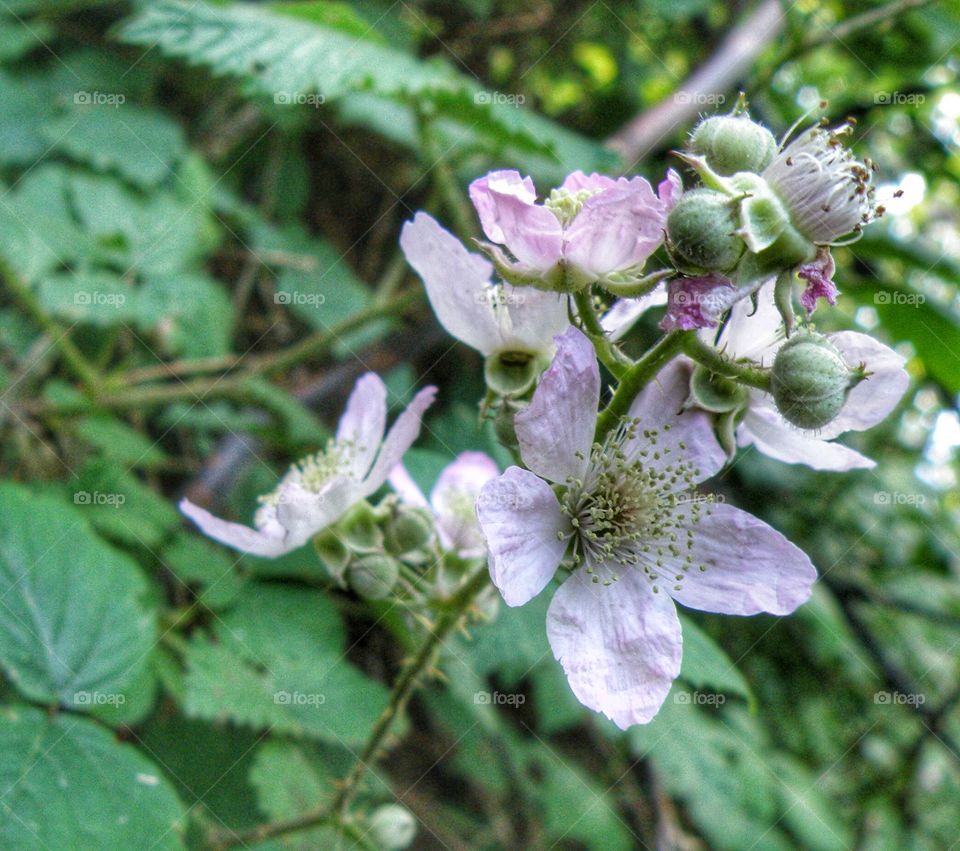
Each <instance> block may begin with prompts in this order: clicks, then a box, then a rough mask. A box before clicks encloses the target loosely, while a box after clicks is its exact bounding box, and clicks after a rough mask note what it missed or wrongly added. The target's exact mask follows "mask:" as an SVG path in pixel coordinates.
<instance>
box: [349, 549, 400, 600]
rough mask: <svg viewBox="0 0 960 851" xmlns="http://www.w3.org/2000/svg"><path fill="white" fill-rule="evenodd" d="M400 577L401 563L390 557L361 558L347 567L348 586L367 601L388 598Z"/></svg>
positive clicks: (367, 556)
mask: <svg viewBox="0 0 960 851" xmlns="http://www.w3.org/2000/svg"><path fill="white" fill-rule="evenodd" d="M399 576H400V562H398V561H397V560H396V559H395V558H391V557H390V556H388V555H381V554H371V555H365V556H361V557H360V558H357V559H354V560H353V561H351V562H350V565H349V566H348V567H347V584H348V585H349V586H350V588H351V589H352V590H353V591H355V592H356V593H357V594H358V595H359V596H360V597H363V599H365V600H382V599H384V598H385V597H387V596H388V595H389V594H390V592H391V591H393V588H394V586H395V585H396V584H397V579H398V578H399Z"/></svg>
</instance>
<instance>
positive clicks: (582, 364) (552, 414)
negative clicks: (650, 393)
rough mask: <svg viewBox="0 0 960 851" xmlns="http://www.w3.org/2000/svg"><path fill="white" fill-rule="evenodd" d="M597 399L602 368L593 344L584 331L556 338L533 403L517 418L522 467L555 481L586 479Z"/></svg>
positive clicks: (569, 331)
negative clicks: (524, 466)
mask: <svg viewBox="0 0 960 851" xmlns="http://www.w3.org/2000/svg"><path fill="white" fill-rule="evenodd" d="M599 401H600V370H599V368H598V367H597V356H596V354H595V352H594V350H593V345H592V344H591V342H590V341H589V340H588V339H587V338H586V336H584V334H583V332H582V331H580V330H578V329H576V328H573V327H570V328H568V329H567V330H566V331H565V332H564V333H563V334H561V335H560V336H558V337H557V354H556V357H555V358H554V359H553V364H552V365H551V366H550V368H549V369H548V370H547V371H546V372H545V373H544V374H543V377H542V378H541V379H540V384H539V386H538V387H537V389H536V390H535V391H534V394H533V399H532V401H531V402H530V405H529V406H528V407H527V408H526V409H524V410H523V411H521V412H520V413H519V414H517V416H516V417H515V418H514V426H515V428H516V431H517V440H518V441H519V443H520V456H521V457H522V458H523V462H524V464H526V465H527V467H529V468H530V469H531V470H533V472H534V473H536V474H537V475H538V476H542V477H543V478H544V479H549V480H550V481H551V482H560V483H562V482H565V481H566V480H567V477H568V476H571V475H572V476H582V475H583V472H584V471H585V470H586V466H587V461H588V459H589V457H590V448H591V447H592V446H593V433H594V431H595V430H596V425H597V405H598V403H599ZM578 454H579V456H580V457H577V456H578Z"/></svg>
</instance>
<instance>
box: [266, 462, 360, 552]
mask: <svg viewBox="0 0 960 851" xmlns="http://www.w3.org/2000/svg"><path fill="white" fill-rule="evenodd" d="M363 496H364V494H362V493H361V491H360V483H359V481H358V480H357V479H354V478H352V477H349V476H339V477H337V478H335V479H331V480H330V481H329V482H327V483H326V484H325V485H324V486H323V488H322V489H321V490H320V491H319V492H317V491H311V490H307V489H306V488H304V487H302V486H301V485H300V484H299V483H298V482H297V481H296V480H295V479H290V480H287V481H285V482H283V483H282V484H281V485H280V488H279V491H278V493H277V503H276V512H277V520H278V521H279V522H280V525H281V526H283V528H284V529H285V530H286V532H287V535H286V538H285V542H286V543H287V545H289V546H290V548H291V549H296V548H297V547H302V546H303V545H304V544H305V543H306V542H307V541H309V540H310V539H311V538H312V537H313V536H314V535H316V534H317V533H318V532H322V531H323V530H324V529H326V528H327V526H330V525H331V524H333V523H336V522H337V521H338V520H339V519H340V518H341V517H343V515H344V514H346V512H347V509H348V508H350V506H352V505H353V504H354V503H356V502H358V501H359V500H361V499H362V498H363Z"/></svg>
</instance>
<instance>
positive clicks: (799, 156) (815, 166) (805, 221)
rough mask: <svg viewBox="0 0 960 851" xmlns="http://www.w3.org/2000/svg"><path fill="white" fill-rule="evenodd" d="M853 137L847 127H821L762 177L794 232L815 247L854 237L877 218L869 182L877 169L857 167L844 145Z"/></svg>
mask: <svg viewBox="0 0 960 851" xmlns="http://www.w3.org/2000/svg"><path fill="white" fill-rule="evenodd" d="M852 132H853V123H852V122H851V121H848V122H847V123H845V124H842V125H841V126H839V127H836V128H832V129H830V128H827V127H825V126H823V125H822V124H821V125H820V126H817V127H814V128H812V129H810V130H807V131H806V132H804V133H803V134H801V135H800V136H799V137H797V138H796V139H795V140H794V141H793V142H791V143H790V144H789V145H787V146H786V147H785V148H784V149H783V150H782V151H781V152H780V153H779V154H778V155H777V156H776V157H775V158H774V160H773V162H772V163H770V165H769V166H768V167H767V168H766V170H765V171H764V173H763V176H764V178H766V180H767V181H768V183H769V184H770V186H771V187H772V188H773V190H774V191H775V192H776V193H777V195H778V196H779V197H780V199H781V200H782V201H783V203H784V204H785V205H786V207H787V209H788V210H790V213H791V218H792V219H793V222H794V225H795V226H796V227H797V229H798V230H799V231H800V232H801V233H802V234H803V235H804V236H806V237H807V238H808V239H809V240H810V241H811V242H813V243H815V244H817V245H830V244H833V243H834V242H835V240H837V239H839V238H840V237H843V236H846V235H848V234H854V235H856V234H859V233H860V231H861V230H862V228H863V226H864V225H865V224H867V223H868V222H870V221H871V220H872V219H874V218H876V217H877V216H879V215H881V214H882V212H883V211H882V209H880V208H878V207H877V206H876V204H875V203H874V187H873V185H872V182H871V178H872V173H873V172H874V171H876V165H875V164H874V163H873V162H871V161H870V160H865V161H864V162H860V161H859V160H857V159H855V158H854V156H853V154H852V153H851V152H850V150H849V149H848V148H847V147H846V146H845V145H844V142H843V137H844V136H848V135H850V134H851V133H852Z"/></svg>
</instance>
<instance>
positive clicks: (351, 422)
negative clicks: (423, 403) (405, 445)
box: [337, 372, 387, 479]
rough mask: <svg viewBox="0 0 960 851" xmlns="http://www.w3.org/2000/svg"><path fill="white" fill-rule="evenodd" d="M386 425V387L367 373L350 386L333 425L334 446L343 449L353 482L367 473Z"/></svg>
mask: <svg viewBox="0 0 960 851" xmlns="http://www.w3.org/2000/svg"><path fill="white" fill-rule="evenodd" d="M386 425H387V387H386V385H385V384H384V383H383V381H382V380H381V379H380V376H379V375H377V374H376V373H374V372H368V373H367V374H366V375H363V376H361V377H360V378H358V379H357V383H356V384H354V386H353V392H352V393H351V394H350V398H349V399H348V400H347V406H346V408H344V411H343V415H342V416H341V417H340V423H339V424H338V425H337V443H338V444H345V445H346V446H345V448H346V450H347V451H348V452H349V455H350V472H351V473H352V475H353V476H354V478H357V479H362V478H363V477H364V475H365V474H366V472H367V470H369V469H370V465H371V464H372V463H373V459H374V457H375V456H376V454H377V450H378V449H379V448H380V442H381V441H382V440H383V430H384V428H386Z"/></svg>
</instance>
